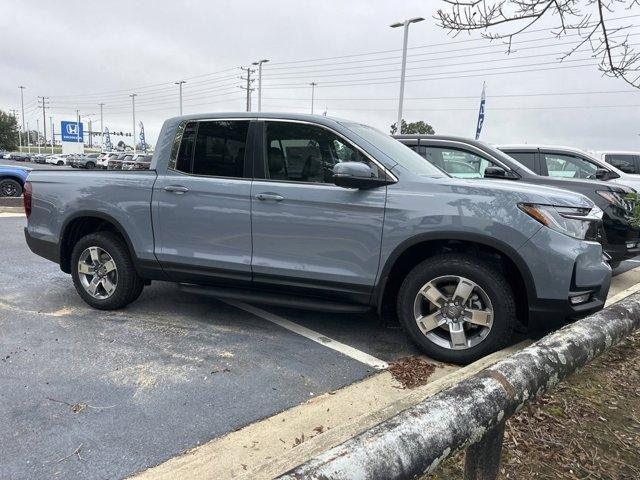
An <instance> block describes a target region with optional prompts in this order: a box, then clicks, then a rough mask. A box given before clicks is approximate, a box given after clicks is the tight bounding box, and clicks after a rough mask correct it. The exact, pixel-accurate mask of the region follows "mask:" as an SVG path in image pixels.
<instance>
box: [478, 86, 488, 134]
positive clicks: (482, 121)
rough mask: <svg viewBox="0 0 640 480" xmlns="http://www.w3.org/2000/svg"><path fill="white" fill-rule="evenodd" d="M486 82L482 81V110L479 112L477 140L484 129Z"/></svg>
mask: <svg viewBox="0 0 640 480" xmlns="http://www.w3.org/2000/svg"><path fill="white" fill-rule="evenodd" d="M486 87H487V84H486V83H484V82H483V83H482V96H481V97H480V111H479V112H478V125H477V126H476V140H478V139H479V138H480V132H481V131H482V124H483V123H484V103H485V89H486Z"/></svg>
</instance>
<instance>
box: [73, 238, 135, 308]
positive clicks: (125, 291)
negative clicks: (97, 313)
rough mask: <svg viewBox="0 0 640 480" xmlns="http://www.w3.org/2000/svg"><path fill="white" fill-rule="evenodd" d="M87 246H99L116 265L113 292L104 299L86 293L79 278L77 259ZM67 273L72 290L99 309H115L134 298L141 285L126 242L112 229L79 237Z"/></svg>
mask: <svg viewBox="0 0 640 480" xmlns="http://www.w3.org/2000/svg"><path fill="white" fill-rule="evenodd" d="M90 247H99V248H100V249H102V250H104V251H105V252H107V253H108V254H109V255H110V256H111V258H112V259H113V261H114V262H115V265H116V268H117V275H118V277H117V283H116V288H115V290H114V292H113V294H112V295H111V296H110V297H108V298H105V299H98V298H95V297H93V296H91V295H90V294H89V292H87V290H85V287H84V286H83V285H82V283H81V280H80V274H79V273H78V263H79V261H80V256H81V254H82V253H83V252H84V251H85V250H86V249H88V248H90ZM71 276H72V278H73V284H74V286H75V287H76V291H77V292H78V294H79V295H80V297H82V299H83V300H84V301H85V302H86V303H87V304H88V305H90V306H92V307H94V308H97V309H99V310H116V309H118V308H122V307H125V306H127V305H128V304H130V303H131V302H133V301H135V300H136V299H137V298H138V297H139V296H140V294H141V293H142V290H143V288H144V281H143V280H142V279H141V278H140V277H139V276H138V274H137V273H136V270H135V268H134V266H133V261H132V260H131V255H129V250H128V248H127V245H126V243H125V242H124V240H123V239H122V237H120V236H119V235H117V234H115V233H113V232H97V233H91V234H89V235H87V236H85V237H82V238H81V239H80V240H79V241H78V242H77V243H76V244H75V246H74V247H73V252H72V254H71Z"/></svg>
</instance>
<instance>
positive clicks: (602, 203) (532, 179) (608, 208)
mask: <svg viewBox="0 0 640 480" xmlns="http://www.w3.org/2000/svg"><path fill="white" fill-rule="evenodd" d="M395 138H396V139H397V140H399V141H400V142H402V143H404V144H405V145H407V146H408V147H409V148H411V149H413V150H414V151H416V152H417V153H419V154H420V155H421V156H422V157H424V158H426V159H427V160H428V161H429V162H430V163H432V164H434V165H435V166H437V167H438V168H440V169H441V170H443V171H445V172H446V173H448V174H449V175H451V176H452V177H457V178H469V179H472V178H476V179H482V178H487V179H499V180H502V181H511V182H513V181H520V182H526V183H531V184H535V185H546V186H549V187H554V188H556V189H563V190H569V191H572V192H575V193H579V194H582V195H585V196H587V197H588V198H589V199H591V201H593V203H595V204H596V205H597V206H598V207H599V208H600V209H601V210H603V212H604V214H603V219H602V220H603V227H604V228H603V229H602V231H601V232H600V235H599V238H598V240H599V241H600V243H601V244H602V248H603V250H604V251H605V253H606V254H607V255H608V256H609V264H610V265H611V266H612V267H614V268H615V267H617V266H618V265H619V264H620V262H621V261H623V260H627V259H629V258H632V257H635V256H637V255H638V254H640V229H639V228H637V227H635V226H634V215H633V204H632V203H631V202H630V201H628V200H627V199H626V197H627V196H628V194H629V193H633V192H635V190H634V189H633V188H630V187H626V186H624V185H616V184H612V183H610V182H602V181H599V180H595V179H594V180H590V179H582V178H570V177H568V175H567V176H563V177H562V178H557V177H555V176H543V175H539V174H537V173H536V172H535V171H534V170H533V169H531V167H530V166H529V165H532V166H534V167H535V163H531V162H529V163H524V164H523V163H521V161H518V160H516V159H514V158H513V157H511V156H509V155H507V154H506V153H504V152H502V151H501V150H498V149H497V148H495V147H493V146H491V145H489V144H487V143H485V142H481V141H478V140H472V139H467V138H462V137H450V136H441V135H397V136H395ZM536 158H537V157H536ZM554 161H557V158H556V157H554ZM525 162H527V160H525ZM460 163H465V164H466V165H467V169H466V170H465V171H460ZM549 165H550V168H552V169H555V168H560V167H559V165H558V164H557V163H550V164H549ZM552 171H555V170H552ZM594 171H595V168H594ZM594 173H595V172H594ZM594 178H595V177H594Z"/></svg>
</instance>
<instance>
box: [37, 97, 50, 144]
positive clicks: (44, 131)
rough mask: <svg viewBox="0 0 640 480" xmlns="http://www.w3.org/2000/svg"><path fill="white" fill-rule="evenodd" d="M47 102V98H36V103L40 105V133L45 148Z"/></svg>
mask: <svg viewBox="0 0 640 480" xmlns="http://www.w3.org/2000/svg"><path fill="white" fill-rule="evenodd" d="M48 100H49V97H38V102H41V103H42V132H43V136H44V145H45V147H46V146H47V113H46V110H45V109H46V107H47V101H48ZM38 106H40V105H38Z"/></svg>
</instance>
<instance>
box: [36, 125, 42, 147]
mask: <svg viewBox="0 0 640 480" xmlns="http://www.w3.org/2000/svg"><path fill="white" fill-rule="evenodd" d="M36 145H38V155H40V153H42V152H41V151H40V119H39V118H36Z"/></svg>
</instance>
